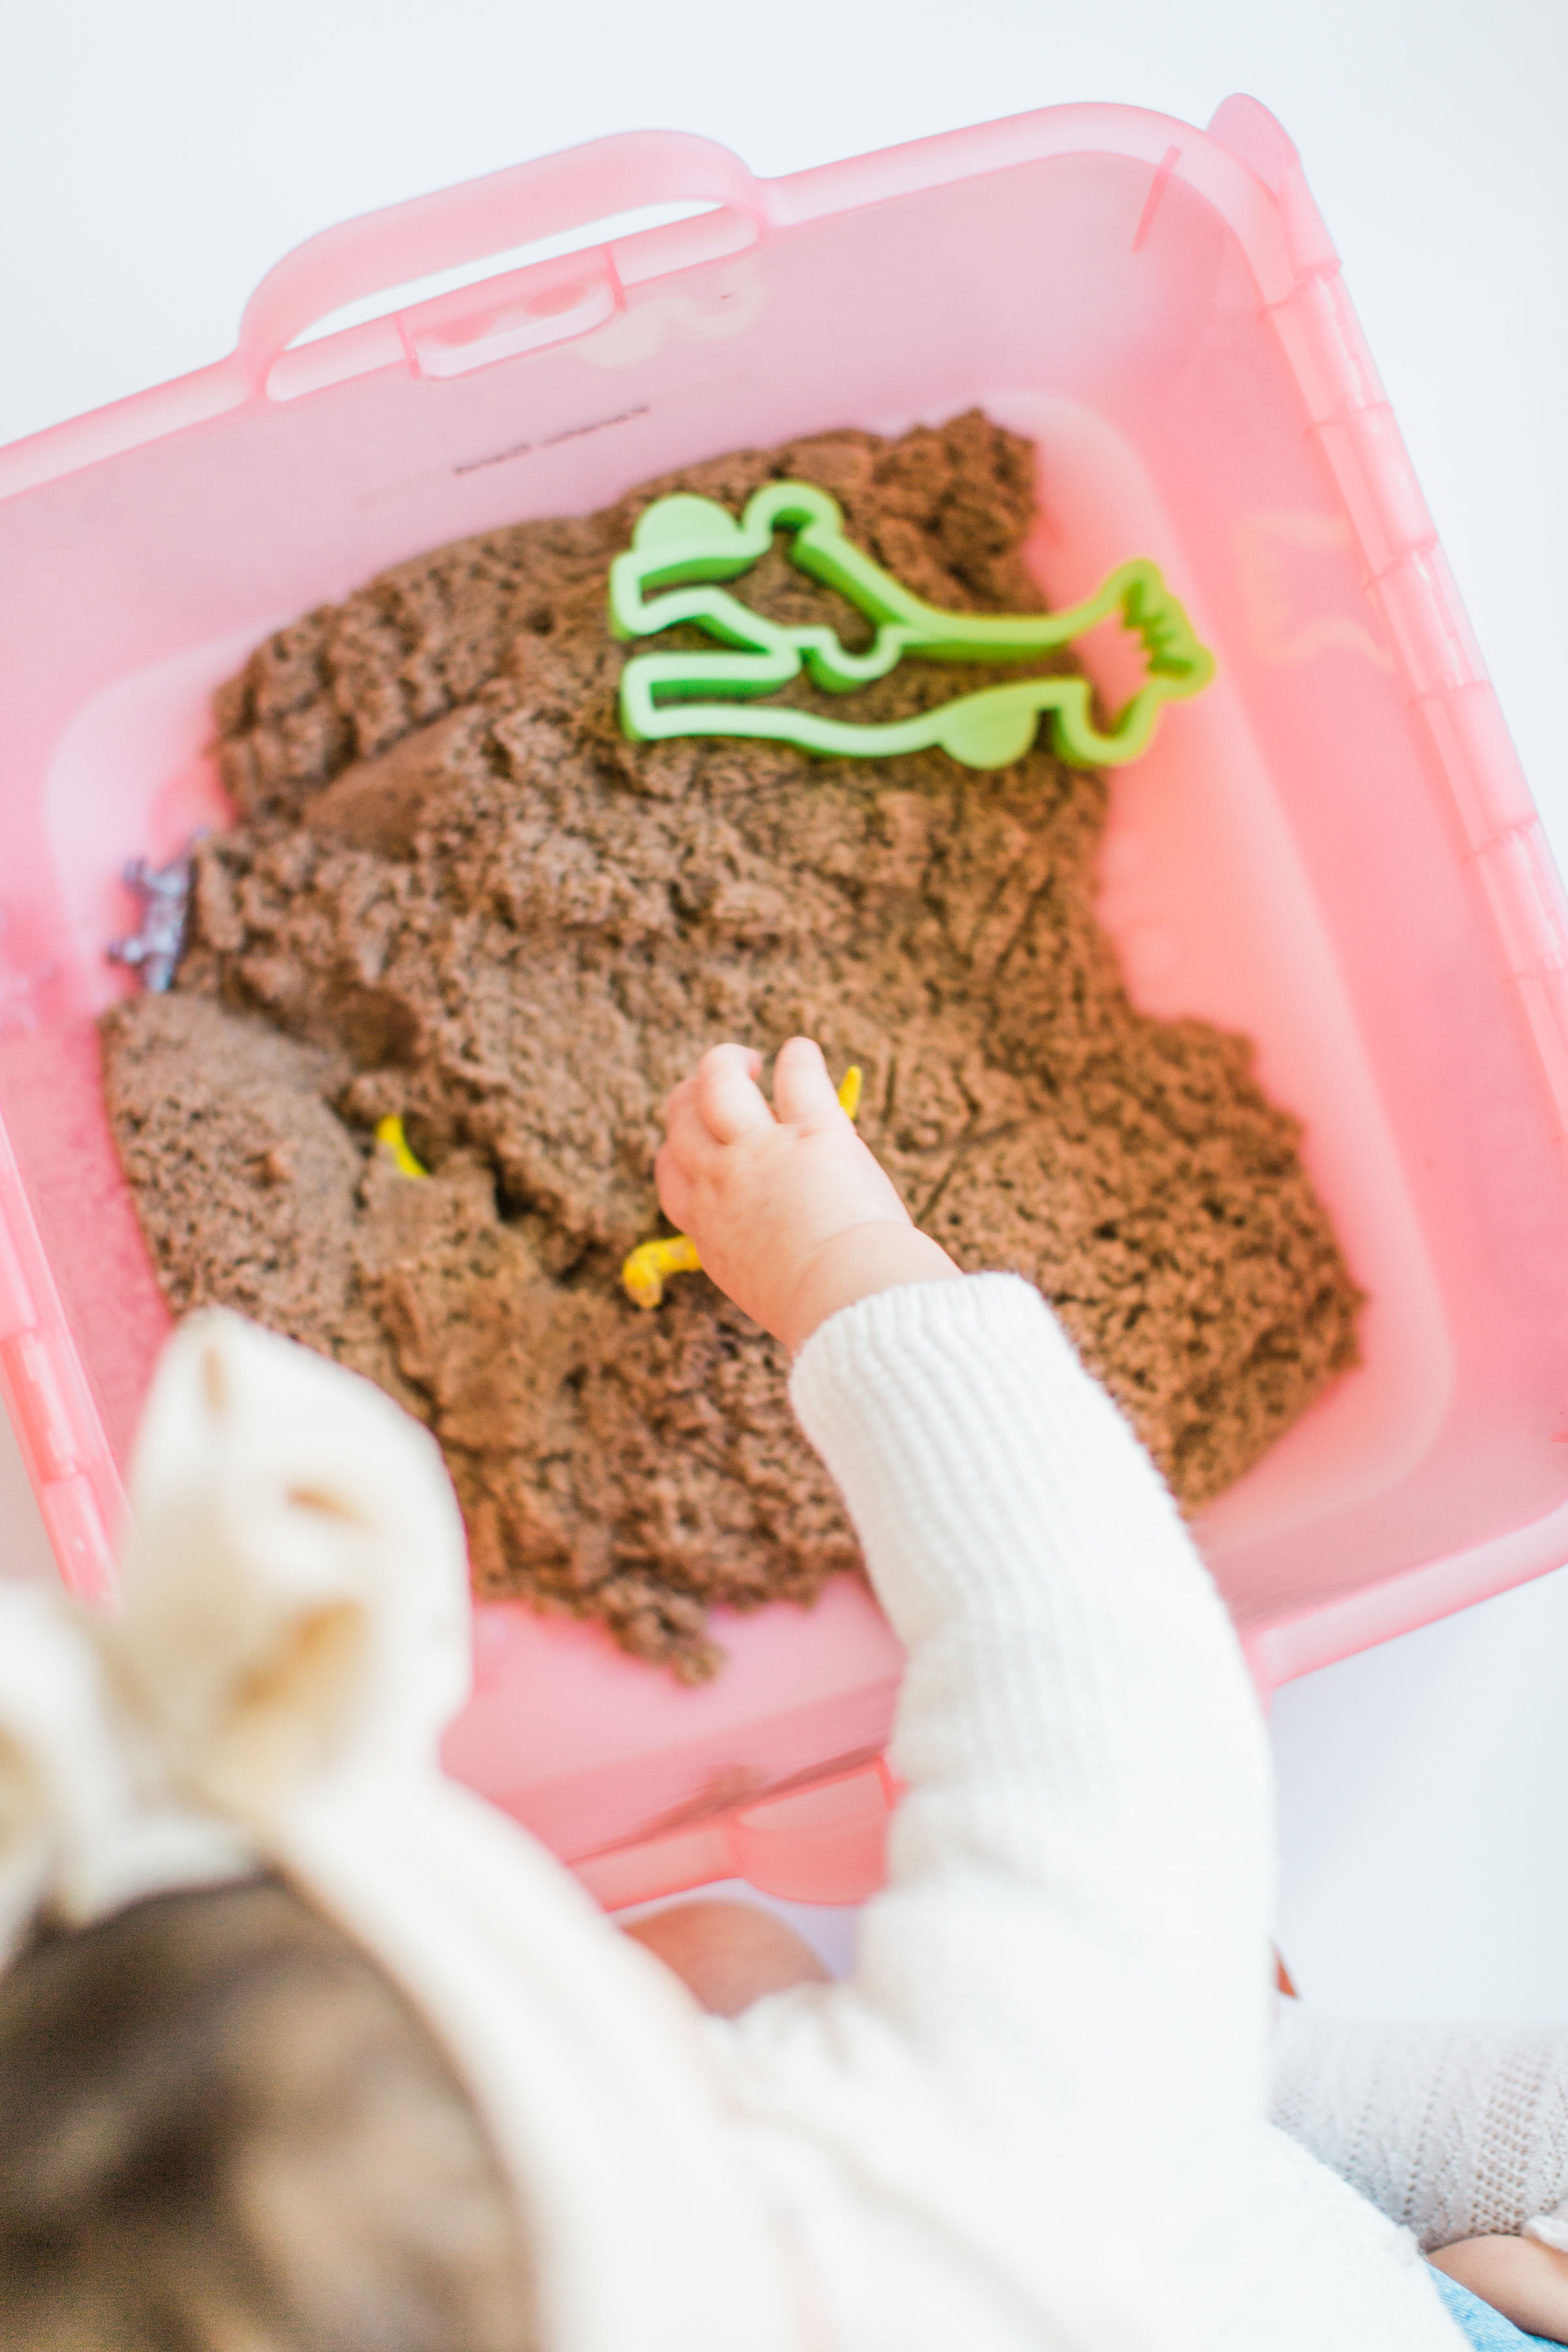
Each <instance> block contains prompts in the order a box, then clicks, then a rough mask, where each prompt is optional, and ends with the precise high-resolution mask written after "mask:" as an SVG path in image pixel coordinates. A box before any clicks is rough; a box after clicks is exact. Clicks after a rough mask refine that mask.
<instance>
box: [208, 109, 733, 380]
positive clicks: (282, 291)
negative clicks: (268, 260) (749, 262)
mask: <svg viewBox="0 0 1568 2352" xmlns="http://www.w3.org/2000/svg"><path fill="white" fill-rule="evenodd" d="M681 202H699V203H701V202H705V203H710V204H719V205H727V206H729V207H731V209H732V210H734V211H736V212H741V213H744V214H746V215H748V217H749V218H751V219H752V220H753V221H755V222H756V223H757V225H758V226H759V227H761V226H762V225H763V222H764V221H765V219H766V216H767V202H766V198H765V196H764V194H763V189H762V187H761V186H760V185H759V184H758V183H757V181H756V180H754V179H753V178H752V174H751V173H750V172H749V171H748V170H747V169H746V166H745V165H744V163H742V161H741V159H740V157H739V156H738V155H732V154H731V152H730V150H729V149H728V148H727V147H721V146H719V145H718V144H717V142H715V141H713V140H710V139H698V138H695V137H691V136H689V135H688V134H686V133H683V132H680V131H623V132H621V133H619V134H617V135H616V137H614V138H610V139H595V140H590V141H589V142H588V143H587V144H586V145H585V146H582V147H571V148H568V149H566V150H565V151H564V152H563V153H561V154H558V155H544V156H541V157H540V158H539V159H538V160H537V161H536V162H533V163H514V164H512V165H511V166H510V169H508V170H507V171H504V172H492V173H489V174H488V175H487V176H486V177H485V178H484V179H480V180H465V181H463V182H462V183H461V184H460V185H458V187H455V188H441V189H438V190H437V193H436V194H434V195H428V196H414V197H412V198H410V199H409V201H408V202H407V203H406V204H401V205H387V206H386V208H385V209H384V211H382V212H375V213H363V214H362V215H360V216H359V218H358V219H357V220H350V221H343V222H342V223H341V224H340V225H339V226H337V227H336V228H329V229H323V230H321V233H320V235H319V236H310V237H307V238H306V240H305V242H304V244H303V245H297V246H296V247H294V250H293V251H292V253H287V254H285V255H284V257H283V258H282V260H281V261H279V263H278V264H277V265H276V267H275V268H271V269H269V270H268V273H267V275H266V277H265V278H263V279H262V280H261V283H260V285H259V286H258V288H257V289H256V291H255V293H254V294H253V295H252V296H251V298H250V299H249V301H248V302H247V304H246V306H245V315H244V317H243V318H242V320H240V326H239V342H238V346H237V352H236V357H237V360H238V362H239V364H240V367H241V368H242V369H243V371H244V373H245V374H246V376H247V378H248V380H249V382H250V383H251V384H252V386H253V387H254V388H255V389H256V390H257V391H258V392H259V391H261V390H262V389H263V388H264V387H265V385H266V383H267V378H268V372H269V371H270V369H271V367H272V364H273V362H274V361H275V360H277V359H279V357H280V356H281V354H282V353H283V352H286V351H287V350H288V348H289V344H290V343H291V342H293V341H295V339H296V337H298V336H300V335H301V334H303V332H304V331H305V330H306V328H307V327H312V326H314V325H315V324H316V322H317V320H320V319H325V318H329V317H330V316H331V313H332V312H333V311H334V310H342V308H343V307H344V306H345V304H347V303H350V302H360V301H363V300H364V299H366V298H367V297H368V296H370V295H372V294H384V293H389V292H391V291H392V290H393V289H395V288H396V287H399V286H407V285H410V284H412V283H413V282H414V281H415V280H416V279H418V278H431V277H434V276H435V275H436V274H437V272H438V271H440V270H446V269H456V268H460V267H461V266H462V265H463V264H464V263H465V262H469V261H483V260H486V259H487V258H488V257H489V256H490V255H491V254H494V253H505V252H508V251H509V250H510V248H511V247H515V246H520V245H530V244H532V243H533V242H534V240H535V239H536V238H541V237H547V236H561V235H563V233H564V232H565V231H566V230H568V229H573V228H580V227H584V226H587V225H588V224H589V223H591V222H593V221H600V220H608V219H610V218H612V217H613V216H614V215H616V214H617V213H626V212H631V211H634V210H636V209H637V207H639V206H641V205H662V204H677V203H681Z"/></svg>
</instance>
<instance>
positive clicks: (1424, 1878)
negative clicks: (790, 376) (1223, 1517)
mask: <svg viewBox="0 0 1568 2352" xmlns="http://www.w3.org/2000/svg"><path fill="white" fill-rule="evenodd" d="M1235 89H1245V90H1248V91H1250V92H1251V94H1252V95H1253V96H1254V97H1256V98H1258V99H1261V100H1263V102H1264V103H1265V104H1266V105H1268V107H1270V108H1271V109H1272V110H1273V111H1274V112H1275V113H1276V114H1277V115H1278V116H1279V119H1280V120H1281V121H1282V122H1283V123H1284V124H1285V126H1286V128H1287V130H1288V131H1289V132H1290V133H1291V135H1292V136H1293V138H1294V139H1295V140H1296V142H1297V144H1298V145H1299V147H1300V150H1301V152H1302V155H1303V158H1304V161H1305V163H1306V168H1307V173H1308V176H1309V178H1310V182H1311V184H1312V187H1313V189H1314V191H1315V193H1316V194H1317V197H1318V200H1319V203H1320V205H1321V207H1322V210H1323V212H1324V215H1325V216H1326V217H1327V220H1328V222H1329V225H1330V227H1331V230H1332V231H1333V233H1334V235H1335V236H1336V238H1337V241H1338V243H1339V247H1340V250H1341V252H1342V255H1343V257H1344V264H1345V271H1346V278H1347V281H1348V283H1349V286H1350V289H1351V292H1352V297H1353V299H1354V300H1355V302H1356V304H1357V307H1358V308H1359V310H1360V312H1361V315H1362V319H1363V324H1364V326H1365V328H1366V331H1367V334H1368V337H1369V340H1370V341H1371V344H1372V348H1373V352H1374V354H1375V356H1376V358H1377V361H1378V362H1379V365H1380V368H1381V370H1382V373H1383V376H1384V382H1385V383H1386V385H1387V388H1388V392H1389V395H1390V397H1391V399H1392V401H1393V403H1394V410H1395V413H1396V414H1397V415H1398V417H1399V419H1400V422H1401V425H1402V426H1403V428H1404V432H1405V438H1406V440H1407V442H1408V444H1409V446H1410V448H1411V451H1412V453H1413V455H1414V457H1415V467H1416V471H1417V473H1418V475H1419V476H1420V478H1421V480H1422V483H1423V485H1424V487H1425V489H1426V495H1427V499H1428V502H1429V504H1430V506H1431V509H1432V511H1433V513H1434V515H1435V516H1436V521H1437V525H1438V528H1439V530H1441V532H1442V534H1443V536H1444V540H1445V541H1446V544H1447V551H1448V553H1449V556H1450V559H1451V561H1452V562H1453V565H1454V569H1455V572H1456V573H1457V575H1458V580H1459V583H1460V586H1461V589H1462V590H1463V592H1464V594H1465V596H1466V600H1467V602H1468V606H1469V609H1470V613H1471V616H1472V618H1473V620H1474V621H1475V624H1476V625H1477V628H1478V630H1479V635H1480V639H1481V643H1482V645H1483V647H1484V648H1485V651H1486V654H1487V656H1488V659H1489V663H1490V666H1491V668H1492V671H1493V674H1494V676H1495V677H1496V679H1497V681H1498V685H1499V688H1500V693H1501V697H1502V701H1503V707H1504V709H1505V710H1506V711H1507V712H1508V714H1509V717H1510V721H1511V724H1512V726H1513V730H1514V733H1515V736H1516V738H1517V740H1518V741H1519V744H1520V748H1521V751H1522V753H1523V756H1524V761H1525V765H1526V768H1527V770H1528V771H1529V772H1530V774H1531V778H1532V781H1533V782H1534V786H1535V791H1536V796H1537V799H1538V801H1539V803H1540V804H1541V807H1542V814H1543V816H1544V817H1545V820H1546V824H1547V826H1548V830H1549V831H1550V832H1551V834H1552V837H1553V843H1554V846H1555V849H1556V852H1557V856H1558V860H1559V863H1560V865H1563V866H1565V867H1568V759H1565V755H1564V749H1563V746H1564V740H1565V732H1568V730H1564V728H1563V724H1562V721H1561V718H1560V709H1561V702H1562V698H1563V691H1564V687H1565V685H1568V661H1565V659H1564V653H1563V641H1564V633H1565V631H1568V597H1565V595H1564V577H1565V569H1568V567H1565V564H1564V557H1565V554H1568V467H1565V464H1564V459H1563V436H1564V431H1565V428H1568V400H1565V389H1568V330H1565V326H1564V315H1565V302H1568V227H1565V222H1568V5H1564V0H1487V5H1480V0H1310V5H1303V0H1291V5H1284V0H1185V5H1175V0H1115V5H1089V0H1078V5H1073V6H1066V5H1058V0H952V5H947V6H944V7H940V8H939V7H937V6H934V5H930V0H903V5H900V6H899V7H893V6H891V5H889V0H772V5H766V0H749V5H742V0H726V5H719V0H679V5H671V6H665V7H661V6H660V5H658V0H637V5H630V0H576V5H562V0H555V5H551V6H548V7H546V6H544V5H540V0H528V5H517V4H516V0H423V4H422V5H421V0H268V5H267V6H266V7H265V8H263V7H260V6H258V5H254V4H253V0H132V5H126V0H5V5H4V6H3V7H0V442H5V441H7V440H11V439H15V438H17V437H19V436H23V435H25V434H27V433H31V432H36V431H38V430H40V429H41V428H43V427H44V426H47V425H50V424H53V423H55V422H56V421H57V420H58V419H60V418H62V417H65V416H68V415H75V414H78V413H79V412H81V411H83V410H86V409H89V408H93V407H97V406H99V405H100V404H103V403H105V402H107V401H110V400H114V399H117V398H119V397H120V396H121V395H122V394H126V393H129V392H133V391H136V390H139V389H141V388H142V387H143V386H145V385H148V384H152V383H159V382H161V381H162V380H163V379H165V378H167V377H169V376H173V375H177V374H181V373H184V372H185V371H187V370H189V369H192V368H195V367H199V366H202V365H203V364H205V362H207V361H209V360H212V359H215V358H217V357H219V356H220V355H221V354H222V353H223V352H225V351H226V350H227V349H228V348H229V346H230V345H231V344H232V342H233V341H234V336H235V330H236V326H237V320H238V318H239V313H240V310H241V308H242V306H243V303H244V300H245V298H246V296H247V293H248V292H249V290H250V289H251V287H252V286H253V285H254V283H255V281H256V280H257V279H258V278H259V277H260V276H261V275H262V273H263V272H264V271H265V270H266V269H267V268H268V267H269V265H270V264H271V263H272V262H273V261H275V260H276V259H277V258H278V257H279V255H280V254H281V253H283V252H284V251H285V250H286V249H287V248H288V247H290V246H291V245H294V244H296V243H297V242H298V241H299V240H300V238H302V237H305V236H309V235H310V234H311V233H312V232H313V231H314V230H316V229H318V228H321V227H324V226H327V225H328V224H330V223H331V222H333V221H337V220H341V219H343V218H346V217H347V216H349V215H353V214H355V213H361V212H364V211H367V210H370V209H372V208H374V207H375V206H377V205H386V204H391V203H394V202H396V201H397V200H398V199H400V198H402V197H405V196H409V195H415V194H420V193H422V192H423V191H425V190H426V189H430V188H436V187H440V186H443V185H446V184H449V183H451V182H454V181H458V180H463V179H468V178H471V177H473V176H475V175H476V174H478V173H483V172H488V171H493V170H495V169H497V168H499V167H500V166H502V165H504V164H507V163H515V162H518V161H521V159H523V158H524V157H527V156H530V155H535V154H542V153H545V152H550V151H551V150H552V149H555V148H560V147H564V146H567V145H570V144H572V143H573V142H575V141H578V140H583V139H588V138H593V137H596V136H599V135H601V134H603V133H605V132H606V131H622V130H631V129H639V128H647V127H668V128H672V129H679V130H689V131H701V132H705V133H706V134H707V135H709V136H710V137H711V138H715V139H718V140H721V141H722V142H724V143H726V144H727V145H729V146H731V147H733V148H734V149H735V150H736V151H737V152H739V153H740V154H742V156H743V157H744V158H745V160H746V162H747V163H750V165H751V166H752V169H753V171H755V172H757V173H763V174H773V173H783V172H789V171H795V170H799V169H801V168H803V167H804V166H806V165H808V164H812V163H820V162H824V161H826V160H827V159H829V158H831V157H834V156H838V155H847V154H855V153H858V152H864V151H866V150H868V149H871V148H876V147H881V146H886V145H889V144H891V143H893V142H897V141H900V140H905V139H910V138H917V137H920V136H921V135H923V134H925V133H928V132H931V131H942V130H946V129H949V128H951V127H952V126H953V125H956V124H959V123H966V122H980V121H986V120H988V119H990V118H991V117H993V116H996V115H1002V114H1008V113H1015V112H1017V111H1019V110H1023V109H1025V108H1028V107H1034V106H1042V105H1049V104H1054V103H1058V102H1060V101H1063V100H1074V99H1108V100H1117V101H1119V102H1121V103H1125V104H1135V105H1142V106H1148V107H1152V108H1155V109H1158V110H1161V111H1163V112H1165V113H1168V114H1172V115H1174V116H1177V117H1178V118H1180V119H1182V120H1184V121H1192V122H1198V123H1202V122H1205V121H1207V119H1208V117H1209V116H1210V115H1211V114H1212V112H1213V110H1214V109H1215V106H1216V105H1217V104H1218V102H1219V101H1220V100H1221V99H1222V98H1224V97H1226V95H1227V94H1228V93H1229V92H1230V91H1232V90H1235ZM0 1565H8V1566H9V1567H10V1568H11V1570H13V1572H28V1571H29V1570H31V1571H33V1572H38V1573H44V1572H47V1558H46V1554H45V1551H44V1548H43V1538H42V1533H41V1529H40V1528H39V1526H38V1522H37V1514H36V1512H35V1510H34V1508H33V1506H32V1502H31V1498H30V1496H29V1495H28V1493H27V1490H26V1480H25V1478H24V1477H23V1475H22V1473H21V1469H20V1465H19V1464H18V1463H17V1461H16V1456H15V1451H14V1447H13V1446H12V1444H11V1443H10V1439H9V1432H8V1431H5V1430H4V1429H0ZM1565 1697H1568V1574H1564V1573H1561V1572H1560V1573H1559V1574H1558V1575H1556V1576H1553V1577H1549V1578H1546V1579H1544V1580H1542V1582H1541V1583H1539V1584H1537V1585H1534V1586H1532V1587H1531V1588H1529V1589H1528V1590H1526V1591H1521V1592H1519V1593H1515V1594H1510V1595H1508V1596H1505V1597H1504V1598H1503V1599H1502V1600H1500V1601H1493V1602H1490V1603H1489V1604H1487V1605H1486V1606H1485V1607H1484V1608H1482V1609H1479V1610H1476V1611H1473V1612H1469V1613H1468V1615H1467V1616H1466V1617H1464V1618H1461V1619H1458V1620H1453V1621H1450V1622H1448V1623H1447V1624H1444V1625H1440V1626H1436V1627H1432V1628H1429V1629H1428V1630H1426V1632H1424V1633H1418V1634H1415V1635H1411V1636H1409V1637H1407V1638H1406V1639H1405V1640H1404V1641H1402V1642H1398V1643H1391V1644H1390V1645H1388V1647H1387V1648H1385V1649H1384V1650H1382V1651H1380V1652H1377V1653H1374V1654H1371V1655H1369V1656H1367V1657H1364V1658H1362V1659H1357V1660H1352V1661H1351V1662H1349V1663H1348V1664H1344V1665H1342V1666H1338V1667H1334V1668H1331V1669H1329V1670H1328V1671H1327V1672H1325V1673H1322V1674H1320V1675H1314V1676H1311V1677H1310V1678H1309V1679H1308V1680H1307V1681H1305V1682H1303V1683H1301V1684H1299V1685H1295V1686H1294V1687H1292V1688H1291V1689H1289V1690H1288V1691H1286V1692H1285V1693H1283V1694H1281V1696H1280V1697H1279V1701H1278V1702H1277V1706H1276V1713H1275V1729H1276V1747H1277V1752H1278V1755H1279V1770H1280V1785H1281V1808H1282V1821H1283V1830H1284V1856H1285V1861H1284V1886H1283V1892H1282V1903H1281V1941H1282V1944H1283V1946H1284V1948H1285V1951H1286V1953H1287V1956H1288V1958H1289V1962H1290V1965H1291V1967H1292V1969H1293V1970H1294V1971H1295V1973H1296V1976H1297V1978H1298V1979H1299V1981H1300V1984H1301V1986H1302V1989H1303V1990H1304V1992H1305V1993H1306V1994H1307V1996H1308V1997H1309V1998H1311V1999H1313V2000H1317V2001H1319V2002H1321V2003H1322V2004H1323V2005H1325V2006H1335V2007H1340V2008H1367V2009H1384V2010H1389V2011H1397V2010H1404V2011H1410V2012H1416V2011H1442V2010H1446V2009H1458V2010H1473V2011H1494V2012H1498V2013H1509V2014H1514V2015H1528V2014H1532V2013H1533V2014H1549V2015H1554V2016H1561V2017H1564V2018H1568V1835H1565V1834H1564V1826H1563V1825H1564V1818H1565V1815H1568V1705H1564V1703H1563V1701H1564V1698H1565ZM818 1925H819V1927H820V1928H821V1929H822V1930H823V1931H824V1934H825V1938H826V1941H827V1942H828V1943H829V1944H830V1946H831V1947H832V1948H834V1949H835V1950H837V1951H841V1950H842V1948H843V1942H844V1932H845V1923H844V1922H842V1921H841V1920H837V1919H831V1918H825V1919H823V1920H821V1921H820V1922H818Z"/></svg>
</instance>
